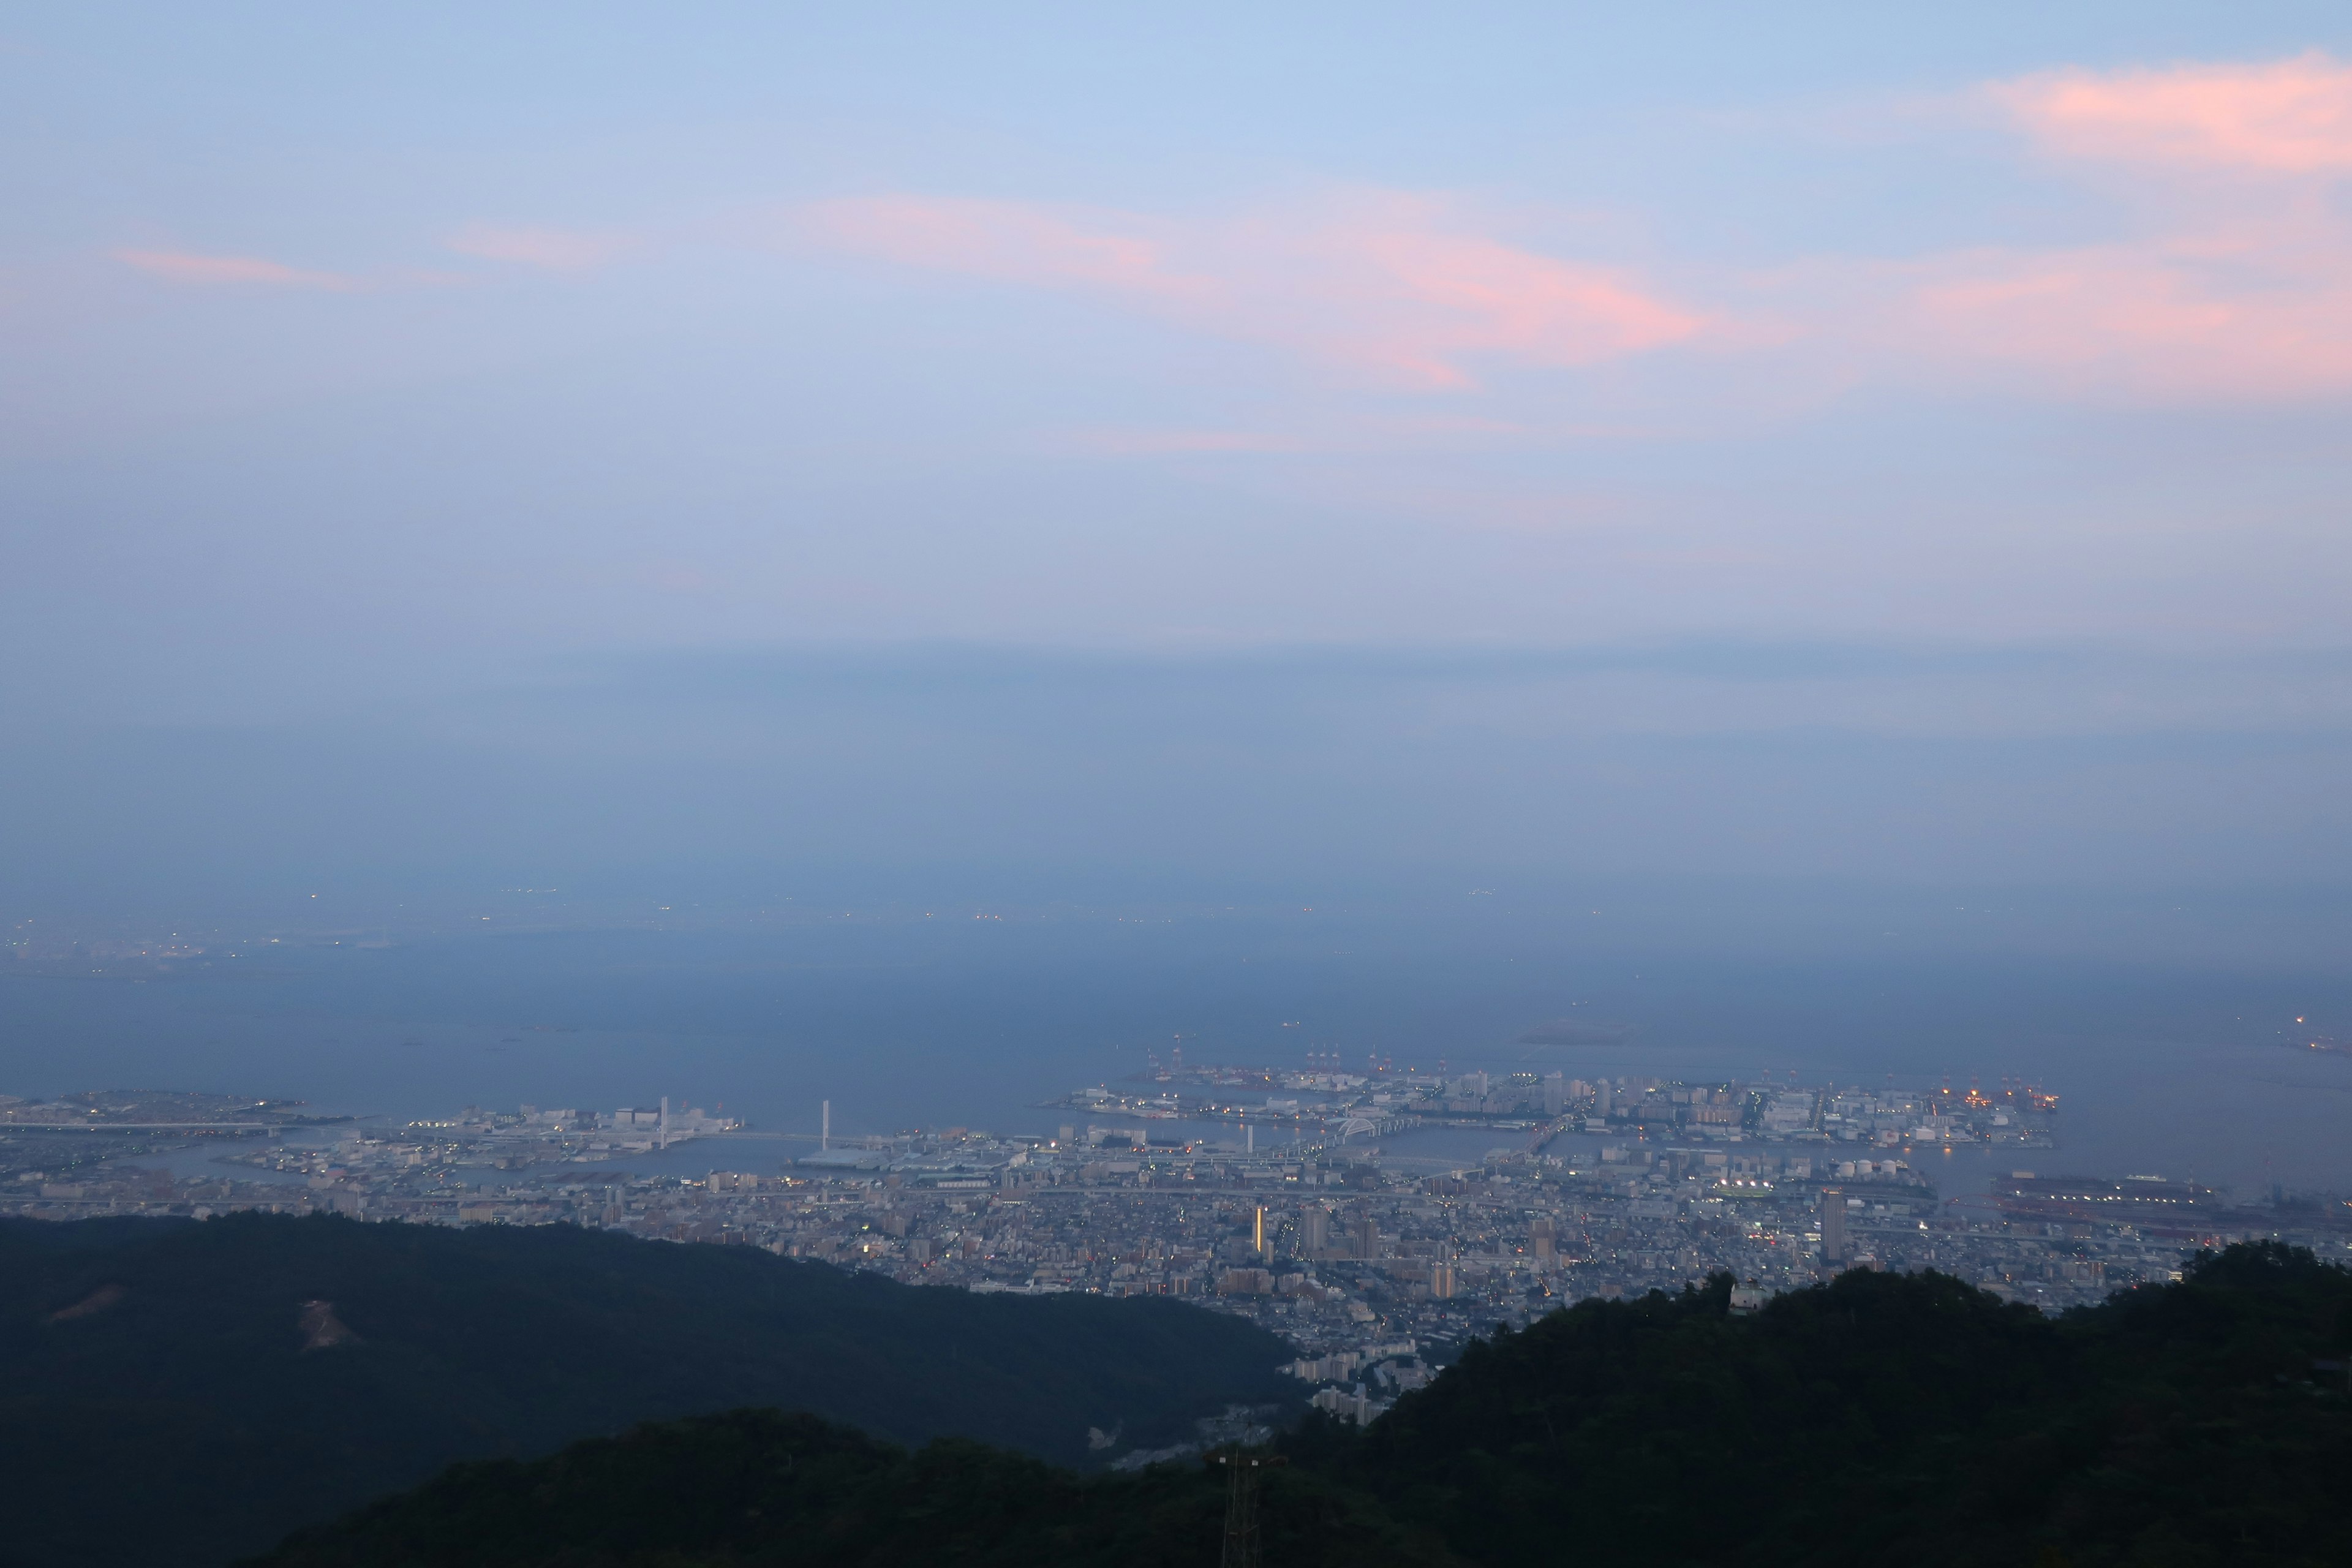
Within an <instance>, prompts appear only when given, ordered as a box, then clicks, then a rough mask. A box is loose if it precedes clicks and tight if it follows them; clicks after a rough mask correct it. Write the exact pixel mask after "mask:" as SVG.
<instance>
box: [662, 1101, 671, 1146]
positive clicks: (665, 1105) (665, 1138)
mask: <svg viewBox="0 0 2352 1568" xmlns="http://www.w3.org/2000/svg"><path fill="white" fill-rule="evenodd" d="M661 1146H662V1147H663V1148H665V1149H667V1148H668V1147H669V1096H668V1095H666V1094H665V1095H663V1096H662V1119H661Z"/></svg>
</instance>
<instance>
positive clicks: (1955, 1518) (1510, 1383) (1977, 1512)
mask: <svg viewBox="0 0 2352 1568" xmlns="http://www.w3.org/2000/svg"><path fill="white" fill-rule="evenodd" d="M1729 1290H1730V1281H1729V1280H1727V1279H1718V1280H1717V1281H1715V1282H1714V1283H1713V1284H1712V1285H1711V1286H1710V1287H1709V1288H1708V1289H1705V1290H1693V1291H1690V1292H1687V1293H1685V1295H1683V1296H1680V1297H1676V1298H1669V1297H1665V1296H1653V1297H1651V1298H1649V1299H1647V1300H1642V1301H1637V1302H1622V1303H1620V1302H1598V1301H1596V1302H1589V1303H1586V1304H1585V1305H1583V1306H1580V1307H1577V1308H1575V1309H1573V1310H1569V1311H1565V1312H1559V1313H1555V1314H1554V1315H1552V1316H1551V1317H1549V1318H1547V1319H1545V1320H1543V1321H1541V1322H1539V1323H1538V1324H1536V1325H1535V1326H1533V1327H1531V1328H1530V1329H1528V1331H1525V1332H1523V1333H1517V1334H1504V1335H1500V1336H1498V1337H1496V1338H1495V1339H1493V1340H1490V1341H1486V1342H1482V1343H1480V1344H1478V1345H1476V1346H1475V1347H1473V1348H1472V1349H1471V1351H1470V1352H1468V1353H1467V1354H1465V1356H1464V1357H1463V1359H1462V1361H1461V1363H1459V1364H1458V1365H1456V1366H1454V1368H1452V1369H1450V1370H1449V1371H1447V1372H1446V1373H1444V1375H1443V1376H1442V1377H1440V1378H1439V1379H1438V1380H1437V1382H1436V1383H1435V1384H1433V1385H1432V1386H1431V1387H1430V1388H1428V1389H1427V1390H1425V1391H1423V1392H1422V1393H1419V1394H1412V1395H1408V1396H1407V1397H1406V1398H1404V1399H1403V1400H1402V1401H1400V1402H1399V1404H1398V1405H1397V1407H1396V1409H1395V1410H1394V1411H1393V1412H1391V1414H1390V1415H1388V1416H1386V1417H1385V1418H1383V1419H1382V1420H1381V1421H1380V1422H1378V1423H1376V1424H1375V1425H1374V1426H1372V1428H1371V1429H1370V1432H1369V1433H1367V1434H1364V1435H1362V1436H1357V1435H1355V1434H1353V1433H1352V1431H1351V1430H1349V1429H1345V1428H1341V1427H1339V1426H1336V1425H1335V1424H1331V1423H1328V1422H1322V1421H1318V1422H1316V1423H1314V1424H1310V1425H1309V1426H1305V1427H1302V1428H1301V1429H1300V1430H1299V1432H1298V1433H1297V1434H1296V1435H1295V1436H1293V1438H1292V1439H1291V1440H1290V1441H1289V1442H1288V1444H1287V1445H1286V1446H1287V1447H1288V1449H1289V1457H1290V1458H1291V1459H1292V1460H1293V1464H1292V1466H1291V1467H1290V1468H1288V1469H1286V1470H1284V1471H1278V1472H1275V1474H1274V1476H1273V1479H1272V1480H1271V1482H1270V1485H1269V1487H1268V1490H1267V1495H1266V1498H1265V1510H1264V1511H1265V1523H1266V1532H1267V1533H1266V1552H1265V1561H1266V1562H1267V1563H1286V1564H1295V1563H1397V1562H1408V1561H1430V1560H1433V1559H1434V1558H1436V1557H1438V1556H1440V1555H1442V1552H1443V1551H1444V1550H1445V1549H1450V1550H1452V1551H1453V1552H1455V1553H1456V1554H1458V1556H1459V1558H1460V1559H1462V1560H1465V1561H1466V1562H1468V1563H1483V1564H1486V1565H1488V1568H1503V1565H1505V1564H1514V1563H1543V1562H1553V1561H1559V1560H1561V1559H1589V1560H1593V1561H1604V1562H1610V1561H1622V1562H1639V1563H1658V1564H1689V1565H1696V1564H1722V1563H1762V1564H1773V1563H1792V1564H1793V1563H1805V1564H1809V1565H1829V1568H1844V1565H1853V1568H1861V1565H1864V1564H1869V1565H1873V1568H1883V1565H1884V1564H1886V1563H1906V1564H1908V1563H1927V1564H1954V1565H1957V1564H1962V1563H1966V1564H1970V1565H1979V1564H2016V1565H2018V1568H2066V1565H2073V1568H2091V1565H2094V1564H2110V1563H2112V1564H2118V1565H2120V1564H2134V1565H2139V1564H2146V1565H2150V1568H2155V1565H2167V1568H2174V1565H2177V1568H2205V1565H2211V1568H2222V1565H2225V1564H2226V1565H2231V1568H2237V1565H2241V1564H2313V1565H2317V1564H2323V1563H2325V1564H2340V1563H2346V1562H2352V1524H2347V1519H2346V1517H2345V1510H2344V1509H2343V1507H2342V1497H2343V1489H2344V1486H2345V1484H2346V1479H2347V1476H2352V1469H2347V1460H2352V1396H2347V1393H2346V1391H2345V1384H2344V1373H2342V1371H2341V1370H2340V1368H2339V1369H2337V1370H2334V1371H2326V1372H2322V1373H2318V1379H2319V1380H2318V1381H2315V1378H2314V1375H2313V1374H2314V1372H2315V1369H2314V1368H2313V1367H2312V1362H2313V1360H2314V1359H2315V1357H2319V1358H2321V1359H2326V1360H2330V1361H2333V1360H2335V1359H2336V1358H2335V1356H2334V1355H2330V1354H2326V1353H2325V1352H2336V1351H2338V1349H2339V1347H2341V1346H2342V1345H2343V1344H2344V1342H2346V1340H2347V1336H2352V1275H2347V1274H2346V1273H2344V1272H2343V1271H2341V1270H2339V1269H2336V1268H2328V1267H2326V1266H2324V1265H2321V1264H2319V1263H2318V1262H2316V1261H2315V1260H2314V1259H2313V1258H2312V1257H2311V1255H2310V1254H2308V1253H2297V1252H2291V1251H2289V1250H2287V1249H2285V1248H2283V1247H2269V1246H2263V1247H2233V1248H2231V1250H2230V1251H2229V1252H2227V1253H2225V1254H2223V1255H2221V1256H2220V1257H2218V1258H2206V1259H2204V1260H2202V1261H2200V1263H2199V1264H2198V1265H2197V1266H2196V1267H2195V1268H2193V1269H2192V1270H2191V1271H2190V1274H2189V1279H2187V1280H2186V1281H2185V1282H2184V1283H2182V1284H2180V1285H2177V1286H2169V1287H2165V1288H2161V1289H2146V1290H2138V1291H2135V1292H2132V1293H2131V1294H2129V1295H2126V1296H2122V1297H2119V1298H2117V1299H2116V1300H2113V1301H2111V1302H2109V1303H2108V1304H2107V1305H2105V1306H2103V1307H2100V1308H2098V1309H2095V1310H2088V1311H2083V1312H2077V1313H2074V1314H2073V1315H2071V1316H2069V1317H2067V1318H2065V1319H2063V1320H2060V1321H2049V1320H2045V1319H2042V1318H2041V1317H2040V1316H2038V1315H2037V1314H2035V1313H2034V1312H2032V1310H2030V1309H2025V1308H2020V1307H2011V1306H2005V1305H2003V1304H2002V1303H2000V1301H1998V1300H1995V1299H1994V1298H1992V1297H1990V1296H1989V1295H1986V1294H1984V1293H1982V1292H1980V1291H1978V1290H1975V1289H1970V1288H1969V1287H1967V1286H1965V1285H1962V1284H1960V1283H1959V1282H1958V1281H1957V1280H1953V1279H1945V1278H1942V1277H1939V1276H1936V1275H1918V1276H1911V1277H1904V1276H1888V1275H1878V1274H1868V1273H1862V1274H1849V1275H1846V1276H1843V1278H1841V1279H1838V1280H1836V1281H1835V1282H1834V1283H1832V1284H1830V1285H1827V1286H1824V1287H1821V1288H1818V1289H1811V1290H1805V1291H1801V1292H1797V1293H1795V1294H1792V1295H1789V1296H1784V1297H1782V1298H1780V1300H1778V1301H1776V1302H1774V1303H1772V1304H1771V1305H1770V1306H1769V1307H1768V1308H1767V1309H1766V1310H1764V1311H1762V1312H1760V1313H1759V1314H1758V1315H1756V1316H1754V1317H1752V1318H1735V1317H1732V1316H1731V1315H1729V1312H1728V1310H1727V1307H1728V1296H1729ZM1218 1505H1219V1495H1218V1488H1217V1483H1216V1481H1215V1479H1214V1478H1213V1477H1210V1476H1207V1475H1205V1474H1203V1473H1202V1471H1201V1470H1200V1469H1199V1468H1197V1467H1183V1468H1173V1467H1171V1468H1169V1469H1167V1470H1165V1471H1162V1472H1159V1473H1155V1474H1151V1475H1147V1476H1144V1477H1140V1478H1135V1479H1116V1480H1113V1479H1101V1480H1094V1481H1084V1480H1081V1479H1078V1478H1076V1477H1075V1476H1072V1475H1069V1474H1067V1473H1066V1472H1057V1471H1055V1470H1053V1469H1051V1468H1048V1467H1045V1466H1041V1465H1037V1464H1034V1463H1033V1462H1030V1461H1027V1460H1020V1459H1014V1458H1010V1457H1008V1456H1005V1455H1003V1454H996V1453H991V1452H989V1451H987V1450H983V1449H980V1448H978V1447H973V1446H970V1445H960V1446H940V1447H932V1448H929V1449H927V1450H925V1451H924V1452H922V1453H921V1454H919V1455H916V1456H914V1457H913V1458H908V1457H906V1456H904V1455H902V1454H898V1453H896V1452H893V1451H890V1450H887V1449H884V1448H881V1447H877V1446H876V1445H874V1444H871V1443H868V1442H866V1441H865V1440H863V1439H860V1438H857V1437H856V1436H853V1435H850V1434H846V1433H842V1432H838V1431H834V1430H831V1429H828V1428H825V1427H824V1426H819V1425H816V1424H814V1423H809V1422H804V1421H796V1420H793V1419H790V1418H785V1417H780V1416H775V1415H758V1414H750V1413H747V1414H742V1415H734V1416H730V1417H727V1418H725V1419H724V1420H721V1421H716V1422H704V1423H696V1424H693V1425H690V1426H685V1427H673V1428H663V1429H657V1430H653V1431H647V1432H642V1433H638V1434H636V1435H635V1436H632V1437H630V1438H628V1439H626V1440H625V1441H623V1442H619V1443H605V1444H597V1445H590V1446H586V1447H581V1448H577V1449H574V1450H572V1451H571V1452H569V1453H567V1454H565V1455H563V1456H562V1457H561V1458H558V1459H555V1460H551V1461H545V1462H541V1463H539V1464H535V1465H530V1466H517V1465H503V1466H490V1467H472V1468H467V1469H464V1470H461V1471H458V1472H455V1473H453V1474H450V1475H448V1476H446V1477H444V1478H442V1479H440V1480H438V1481H436V1482H435V1483H434V1484H433V1485H432V1486H430V1487H427V1488H425V1489H421V1490H419V1491H417V1492H415V1493H412V1494H410V1495H409V1496H407V1497H404V1498H401V1499H397V1500H393V1501H390V1502H387V1503H384V1504H381V1505H378V1506H377V1507H375V1508H373V1509H372V1510H367V1511H366V1512H364V1513H362V1514H360V1515H357V1516H355V1517H353V1518H351V1519H348V1520H345V1521H341V1522H340V1523H338V1524H336V1525H332V1526H329V1527H325V1528H322V1529H320V1530H317V1531H311V1532H310V1533H308V1534H307V1535H305V1536H304V1537H302V1538H300V1539H298V1540H296V1541H294V1542H289V1543H288V1544H287V1545H286V1546H285V1547H284V1548H282V1549H281V1550H280V1551H279V1552H277V1553H275V1554H273V1555H272V1556H270V1557H269V1558H268V1559H266V1560H265V1565H266V1568H393V1565H394V1564H400V1565H403V1568H490V1565H491V1564H494V1563H495V1564H509V1563H511V1564H520V1565H538V1564H544V1565H547V1568H555V1565H557V1564H562V1565H564V1568H640V1565H642V1568H655V1565H656V1564H660V1565H662V1568H719V1565H722V1564H770V1563H772V1564H778V1565H782V1564H794V1565H800V1564H807V1565H810V1568H818V1565H823V1568H834V1565H835V1564H841V1565H848V1564H857V1565H861V1568H863V1565H865V1564H882V1563H918V1562H919V1563H926V1564H929V1565H933V1568H962V1565H965V1564H994V1563H1057V1564H1058V1563H1073V1564H1087V1563H1113V1562H1117V1563H1127V1564H1159V1563H1169V1564H1176V1563H1192V1564H1202V1565H1205V1564H1208V1563H1213V1562H1215V1561H1216V1548H1217V1530H1216V1516H1217V1510H1218ZM1434 1540H1443V1541H1444V1542H1445V1547H1444V1548H1440V1547H1438V1546H1436V1545H1435V1544H1433V1541H1434Z"/></svg>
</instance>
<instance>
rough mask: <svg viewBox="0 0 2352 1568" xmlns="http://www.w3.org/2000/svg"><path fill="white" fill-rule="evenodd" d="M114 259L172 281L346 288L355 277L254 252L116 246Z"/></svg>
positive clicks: (273, 286)
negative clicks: (194, 252) (196, 252)
mask: <svg viewBox="0 0 2352 1568" xmlns="http://www.w3.org/2000/svg"><path fill="white" fill-rule="evenodd" d="M114 258H115V259H116V260H117V261H121V262H123V263H126V264H127V265H129V266H131V267H136V268H139V270H141V271H142V272H146V273H150V274H152V275H153V276H154V277H157V278H168V279H171V280H172V281H173V282H175V283H203V284H223V283H251V284H258V285H261V286H262V287H265V288H273V289H355V288H357V287H359V285H358V283H357V281H356V280H354V279H350V278H347V277H344V276H343V275H341V273H335V272H311V271H306V270H304V269H302V268H297V267H289V266H287V265H286V264H285V263H284V262H282V261H270V260H267V259H265V258H261V257H257V256H196V255H192V254H190V253H188V252H186V251H180V250H118V251H116V252H115V253H114Z"/></svg>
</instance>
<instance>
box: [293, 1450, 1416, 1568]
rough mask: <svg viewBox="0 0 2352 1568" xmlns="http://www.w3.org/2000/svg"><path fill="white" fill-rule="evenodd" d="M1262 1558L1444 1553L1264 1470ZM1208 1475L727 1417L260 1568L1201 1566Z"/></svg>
mask: <svg viewBox="0 0 2352 1568" xmlns="http://www.w3.org/2000/svg"><path fill="white" fill-rule="evenodd" d="M1261 1501H1262V1517H1263V1519H1264V1521H1265V1522H1264V1529H1265V1534H1264V1542H1265V1561H1266V1562H1268V1563H1282V1564H1284V1565H1285V1568H1407V1565H1409V1564H1428V1565H1432V1568H1434V1565H1436V1564H1442V1563H1451V1562H1452V1561H1453V1559H1452V1558H1451V1557H1449V1556H1448V1555H1447V1554H1446V1552H1445V1551H1444V1548H1443V1547H1442V1546H1439V1545H1437V1544H1436V1543H1435V1542H1431V1541H1427V1540H1422V1541H1414V1540H1412V1539H1411V1538H1409V1537H1408V1536H1407V1535H1406V1534H1405V1532H1404V1531H1401V1530H1399V1529H1398V1528H1397V1527H1396V1526H1395V1525H1394V1524H1392V1523H1391V1522H1390V1521H1387V1520H1386V1519H1385V1518H1383V1517H1382V1516H1381V1514H1380V1512H1379V1511H1378V1510H1377V1509H1376V1508H1374V1507H1372V1506H1371V1505H1370V1503H1369V1502H1367V1501H1366V1500H1363V1499H1361V1498H1360V1497H1357V1496H1354V1495H1351V1494H1349V1493H1348V1492H1346V1491H1344V1490H1342V1489H1339V1488H1337V1487H1334V1486H1333V1485H1331V1484H1330V1483H1329V1482H1328V1481H1326V1480H1324V1479H1320V1478H1318V1477H1316V1476H1313V1475H1302V1474H1298V1473H1296V1472H1287V1471H1282V1470H1276V1471H1272V1472H1269V1474H1268V1478H1267V1481H1266V1485H1265V1490H1264V1493H1263V1496H1262V1500H1261ZM1224 1503H1225V1494H1224V1489H1223V1480H1222V1479H1220V1478H1219V1477H1217V1476H1216V1475H1213V1474H1211V1473H1210V1472H1209V1471H1208V1470H1207V1469H1206V1468H1204V1467H1203V1466H1202V1465H1201V1464H1199V1463H1198V1462H1195V1463H1192V1464H1189V1465H1182V1466H1176V1465H1171V1466H1168V1467H1165V1468H1160V1469H1157V1470H1154V1471H1151V1472H1150V1473H1147V1474H1145V1475H1142V1476H1135V1477H1098V1478H1096V1479H1080V1478H1079V1477H1077V1476H1076V1475H1073V1474H1071V1473H1070V1472H1069V1471H1067V1470H1057V1469H1055V1468H1053V1467H1051V1466H1048V1465H1044V1464H1040V1463H1038V1462H1037V1461H1035V1460H1034V1459H1028V1458H1019V1457H1016V1456H1013V1455H1010V1454H1006V1453H1004V1452H1003V1451H1002V1450H999V1449H993V1448H988V1447H982V1446H981V1445H979V1444H976V1443H965V1442H957V1441H946V1442H940V1443H934V1444H931V1445H930V1446H929V1447H925V1448H923V1449H921V1450H919V1452H916V1453H914V1454H911V1455H910V1454H908V1453H907V1452H906V1451H905V1450H903V1449H899V1448H894V1447H889V1446H887V1445H886V1444H880V1443H876V1442H874V1441H873V1440H872V1439H870V1438H866V1437H864V1436H859V1435H858V1434H856V1433H855V1432H851V1431H847V1430H845V1429H844V1428H842V1427H839V1426H829V1425H827V1424H826V1423H824V1422H822V1421H818V1420H815V1419H814V1418H813V1417H810V1416H804V1415H779V1414H777V1413H776V1412H773V1411H737V1412H735V1413H733V1414H730V1415H719V1416H709V1417H702V1418H698V1419H696V1420H692V1421H686V1422H680V1423H677V1424H675V1425H669V1426H648V1427H645V1428H642V1429H640V1430H638V1431H636V1432H633V1433H631V1434H629V1435H628V1436H625V1437H623V1438H619V1439H617V1440H606V1441H597V1442H590V1443H583V1444H580V1445H579V1446H577V1447H572V1448H569V1449H566V1450H565V1451H564V1452H563V1453H562V1454H560V1455H557V1456H556V1457H554V1458H549V1459H541V1460H537V1461H533V1462H530V1463H517V1462H513V1461H503V1462H496V1463H489V1464H475V1465H463V1466H459V1467H457V1468H455V1469H453V1470H451V1471H450V1472H448V1473H447V1474H446V1475H444V1476H442V1477H441V1478H440V1479H437V1480H436V1481H434V1482H432V1483H431V1484H430V1485H428V1486H425V1487H423V1488H420V1489H417V1490H416V1491H415V1492H412V1493H409V1494H408V1495H407V1496H405V1497H401V1498H396V1499H394V1500H390V1501H387V1502H383V1503H379V1504H377V1505H375V1506H374V1507H372V1508H369V1509H366V1510H362V1511H361V1512H360V1513H358V1514H357V1515H354V1516H353V1517H352V1518H350V1519H348V1520H344V1521H340V1522H338V1523H336V1524H333V1525H329V1526H324V1527H321V1528H319V1529H315V1530H311V1531H304V1532H303V1533H302V1534H300V1535H298V1536H297V1537H295V1538H294V1539H293V1540H291V1541H289V1542H287V1543H286V1544H285V1545H284V1546H282V1547H280V1548H279V1549H278V1551H277V1552H272V1553H270V1554H269V1556H268V1557H267V1558H265V1559H263V1560H262V1562H263V1563H266V1564H267V1568H415V1565H418V1564H434V1565H436V1568H688V1565H698V1564H720V1563H724V1564H730V1565H740V1568H753V1565H760V1564H778V1565H782V1564H787V1563H788V1564H792V1565H793V1568H900V1565H902V1564H908V1563H924V1564H938V1565H940V1568H966V1565H975V1568H977V1565H982V1564H985V1565H991V1568H993V1565H997V1564H1003V1565H1004V1568H1013V1565H1015V1564H1019V1565H1022V1568H1029V1565H1033V1564H1040V1563H1050V1564H1053V1565H1054V1568H1092V1565H1095V1564H1100V1565H1102V1568H1114V1565H1116V1568H1202V1565H1203V1564H1209V1563H1215V1562H1216V1561H1217V1557H1218V1551H1219V1546H1220V1542H1221V1535H1222V1528H1223V1518H1224Z"/></svg>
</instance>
